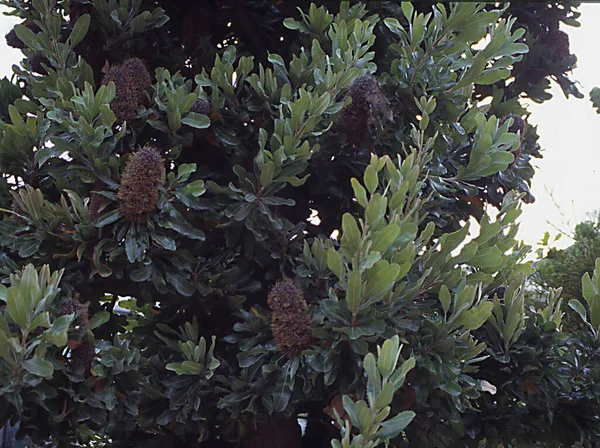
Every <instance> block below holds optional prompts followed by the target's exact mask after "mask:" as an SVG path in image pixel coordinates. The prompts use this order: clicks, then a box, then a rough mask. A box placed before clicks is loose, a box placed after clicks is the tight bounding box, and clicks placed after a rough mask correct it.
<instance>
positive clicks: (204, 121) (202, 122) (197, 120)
mask: <svg viewBox="0 0 600 448" xmlns="http://www.w3.org/2000/svg"><path fill="white" fill-rule="evenodd" d="M181 123H183V124H186V125H188V126H191V127H193V128H196V129H206V128H207V127H209V126H210V118H208V117H207V116H206V115H202V114H197V113H195V112H190V113H189V114H187V116H186V117H185V118H182V119H181Z"/></svg>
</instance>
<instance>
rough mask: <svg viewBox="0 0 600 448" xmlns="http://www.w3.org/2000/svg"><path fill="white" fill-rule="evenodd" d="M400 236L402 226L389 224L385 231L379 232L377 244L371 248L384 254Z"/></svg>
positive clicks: (376, 238)
mask: <svg viewBox="0 0 600 448" xmlns="http://www.w3.org/2000/svg"><path fill="white" fill-rule="evenodd" d="M399 235H400V226H399V225H398V224H388V225H387V226H386V227H385V228H384V229H383V230H381V231H379V232H377V236H376V237H375V242H374V243H373V245H372V246H371V250H373V251H375V252H381V253H382V254H383V253H384V252H385V251H386V250H387V248H388V247H390V246H391V245H392V243H393V242H394V241H395V240H396V238H398V236H399Z"/></svg>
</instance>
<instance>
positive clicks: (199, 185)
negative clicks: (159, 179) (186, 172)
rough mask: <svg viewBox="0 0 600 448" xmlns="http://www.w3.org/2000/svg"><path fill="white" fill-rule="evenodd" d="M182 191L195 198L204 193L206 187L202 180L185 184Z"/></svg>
mask: <svg viewBox="0 0 600 448" xmlns="http://www.w3.org/2000/svg"><path fill="white" fill-rule="evenodd" d="M183 191H185V192H186V193H189V194H191V195H192V196H194V197H195V198H197V197H198V196H202V195H203V194H204V193H205V192H206V186H205V184H204V181H203V180H201V179H200V180H195V181H194V182H191V183H189V184H187V185H186V186H185V188H184V189H183Z"/></svg>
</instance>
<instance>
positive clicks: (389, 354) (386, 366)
mask: <svg viewBox="0 0 600 448" xmlns="http://www.w3.org/2000/svg"><path fill="white" fill-rule="evenodd" d="M399 356H400V339H399V338H398V336H394V337H392V338H391V339H388V340H386V341H385V342H384V343H383V346H382V347H381V351H380V353H379V359H377V367H378V368H379V373H381V376H382V377H383V378H386V379H387V378H388V377H389V376H390V375H391V374H392V372H393V371H394V369H395V368H396V364H397V363H398V357H399ZM380 409H381V408H380Z"/></svg>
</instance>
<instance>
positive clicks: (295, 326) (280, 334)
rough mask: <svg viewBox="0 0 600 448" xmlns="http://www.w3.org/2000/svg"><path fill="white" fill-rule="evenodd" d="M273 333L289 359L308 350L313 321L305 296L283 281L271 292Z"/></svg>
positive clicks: (278, 345) (286, 281)
mask: <svg viewBox="0 0 600 448" xmlns="http://www.w3.org/2000/svg"><path fill="white" fill-rule="evenodd" d="M268 303H269V306H270V307H271V310H272V311H273V312H272V314H271V330H272V331H273V337H274V338H275V342H276V343H277V348H278V350H279V351H280V352H281V353H282V354H283V355H285V356H287V357H288V358H296V357H298V356H300V354H301V353H302V351H303V350H306V349H307V348H308V345H309V342H310V337H311V334H312V330H311V319H310V315H309V313H308V307H307V305H306V301H305V300H304V297H303V296H302V292H301V291H300V290H299V289H298V287H297V286H296V285H295V284H294V282H292V281H291V280H280V281H279V282H277V283H276V284H275V285H274V286H273V288H271V291H270V292H269V297H268Z"/></svg>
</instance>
